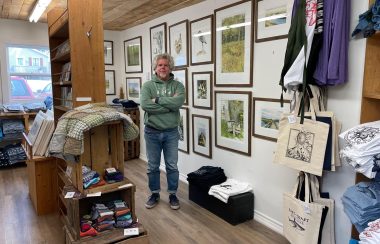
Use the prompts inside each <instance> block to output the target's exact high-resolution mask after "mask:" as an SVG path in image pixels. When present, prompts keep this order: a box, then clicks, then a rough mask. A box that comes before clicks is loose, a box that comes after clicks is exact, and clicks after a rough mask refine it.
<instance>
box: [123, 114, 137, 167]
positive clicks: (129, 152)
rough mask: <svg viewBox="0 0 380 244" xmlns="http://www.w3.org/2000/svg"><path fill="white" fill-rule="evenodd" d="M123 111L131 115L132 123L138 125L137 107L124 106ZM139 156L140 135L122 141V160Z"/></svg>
mask: <svg viewBox="0 0 380 244" xmlns="http://www.w3.org/2000/svg"><path fill="white" fill-rule="evenodd" d="M124 113H125V114H127V115H128V116H129V117H131V119H132V121H133V123H135V124H136V125H137V126H138V127H140V110H139V108H124ZM139 157H140V135H139V136H138V137H137V138H136V139H134V140H132V141H125V142H124V160H130V159H134V158H139Z"/></svg>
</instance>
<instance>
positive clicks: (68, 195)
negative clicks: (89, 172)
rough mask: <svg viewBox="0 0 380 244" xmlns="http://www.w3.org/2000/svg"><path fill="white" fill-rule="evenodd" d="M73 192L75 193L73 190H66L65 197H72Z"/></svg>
mask: <svg viewBox="0 0 380 244" xmlns="http://www.w3.org/2000/svg"><path fill="white" fill-rule="evenodd" d="M74 194H75V192H73V191H69V192H66V195H65V198H73V197H74Z"/></svg>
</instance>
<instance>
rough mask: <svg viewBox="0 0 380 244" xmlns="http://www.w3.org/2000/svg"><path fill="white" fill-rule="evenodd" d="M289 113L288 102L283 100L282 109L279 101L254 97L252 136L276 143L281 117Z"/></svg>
mask: <svg viewBox="0 0 380 244" xmlns="http://www.w3.org/2000/svg"><path fill="white" fill-rule="evenodd" d="M289 112H290V101H289V100H284V107H281V102H280V100H279V99H271V98H258V97H254V98H253V130H252V136H254V137H257V138H261V139H264V140H269V141H277V137H278V129H279V128H278V125H279V123H280V119H281V115H282V113H289Z"/></svg>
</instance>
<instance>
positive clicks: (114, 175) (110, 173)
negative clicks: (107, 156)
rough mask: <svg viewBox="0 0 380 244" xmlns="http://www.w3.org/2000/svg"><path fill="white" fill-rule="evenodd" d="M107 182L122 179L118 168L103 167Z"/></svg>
mask: <svg viewBox="0 0 380 244" xmlns="http://www.w3.org/2000/svg"><path fill="white" fill-rule="evenodd" d="M104 178H105V179H106V181H107V183H115V182H119V181H123V180H124V176H123V173H121V172H120V171H119V170H118V169H115V168H107V169H105V176H104Z"/></svg>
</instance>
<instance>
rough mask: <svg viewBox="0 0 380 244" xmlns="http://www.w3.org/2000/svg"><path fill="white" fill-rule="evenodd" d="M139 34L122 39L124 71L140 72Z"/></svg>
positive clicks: (140, 51)
mask: <svg viewBox="0 0 380 244" xmlns="http://www.w3.org/2000/svg"><path fill="white" fill-rule="evenodd" d="M141 39H142V38H141V36H138V37H135V38H132V39H129V40H126V41H124V61H125V73H142V72H143V63H142V49H141V46H142V44H141Z"/></svg>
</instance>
